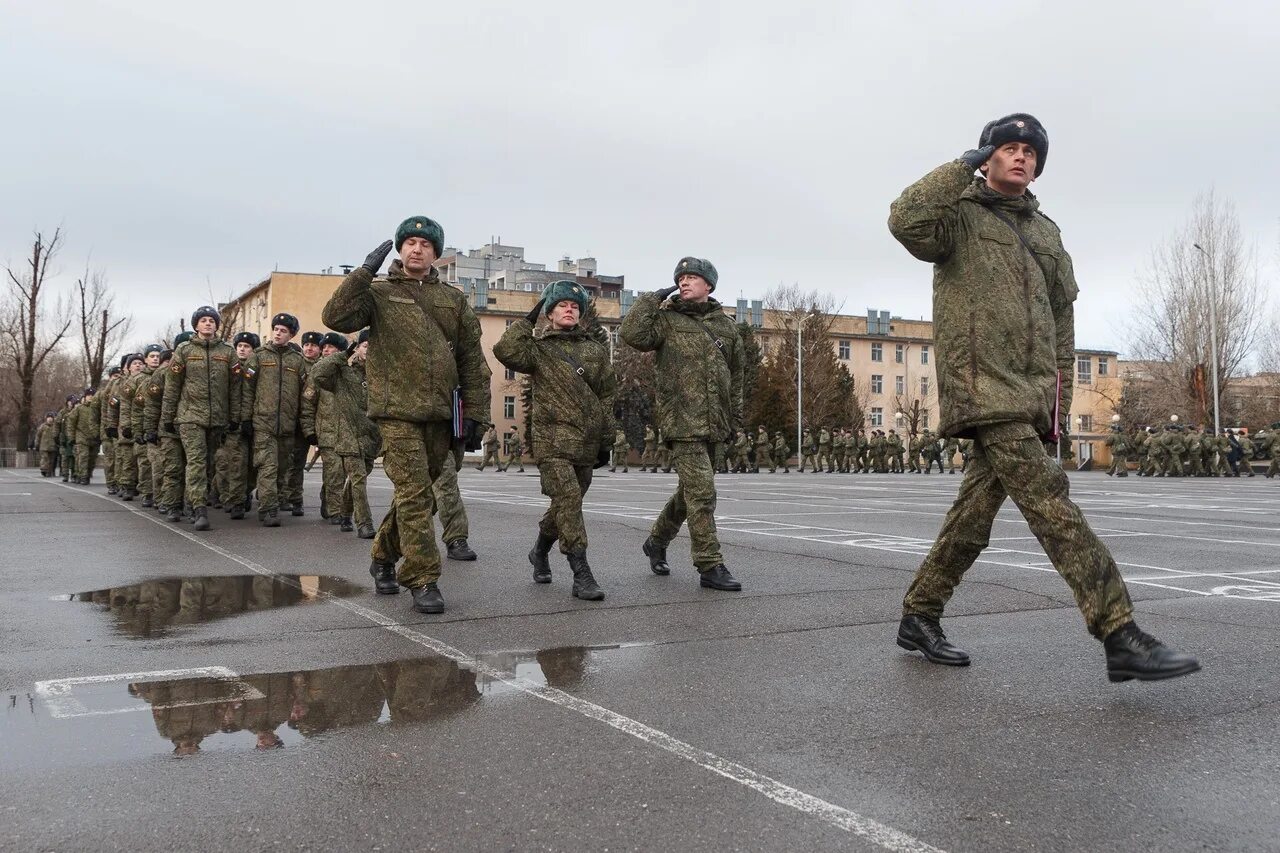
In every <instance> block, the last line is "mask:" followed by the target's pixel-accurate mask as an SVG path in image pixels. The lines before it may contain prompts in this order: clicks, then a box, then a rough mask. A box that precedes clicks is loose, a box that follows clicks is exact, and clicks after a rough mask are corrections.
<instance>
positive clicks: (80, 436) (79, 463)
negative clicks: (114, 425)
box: [71, 388, 102, 486]
mask: <svg viewBox="0 0 1280 853" xmlns="http://www.w3.org/2000/svg"><path fill="white" fill-rule="evenodd" d="M101 416H102V415H101V407H100V401H99V399H98V397H97V396H96V392H95V390H94V389H93V388H86V389H84V393H83V394H81V395H80V403H79V405H77V406H76V408H75V411H73V412H72V413H71V434H72V436H73V437H74V439H75V444H76V474H78V475H79V477H80V485H82V486H87V485H89V481H90V480H92V479H93V469H94V466H96V465H97V464H98V447H99V446H100V445H101V441H102V437H101V432H100V430H101V428H102V423H101V421H100V420H99V419H100V418H101Z"/></svg>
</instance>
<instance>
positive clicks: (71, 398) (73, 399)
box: [53, 394, 80, 483]
mask: <svg viewBox="0 0 1280 853" xmlns="http://www.w3.org/2000/svg"><path fill="white" fill-rule="evenodd" d="M78 402H80V398H79V397H77V396H76V395H75V394H68V395H67V399H66V402H65V403H64V405H63V407H62V409H61V410H59V412H58V414H57V416H56V417H55V418H54V419H53V420H54V423H55V424H57V426H58V451H59V453H60V454H61V461H60V463H59V464H60V467H61V469H62V482H64V483H66V482H68V481H69V480H70V479H71V477H72V476H73V475H74V469H75V467H76V442H75V438H74V436H72V435H71V432H70V430H69V429H68V425H67V418H68V417H70V415H71V410H72V409H74V408H75V407H76V403H78Z"/></svg>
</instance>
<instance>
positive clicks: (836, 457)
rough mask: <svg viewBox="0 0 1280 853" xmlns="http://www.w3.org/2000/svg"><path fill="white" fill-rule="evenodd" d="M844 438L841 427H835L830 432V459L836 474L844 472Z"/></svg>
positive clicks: (845, 456)
mask: <svg viewBox="0 0 1280 853" xmlns="http://www.w3.org/2000/svg"><path fill="white" fill-rule="evenodd" d="M844 437H845V430H844V428H843V427H836V428H835V429H834V430H832V432H831V457H832V460H833V462H834V463H835V469H836V473H837V474H843V473H844V472H845V467H844V466H845V460H846V459H847V458H848V455H847V453H848V452H847V449H846V447H845V440H844Z"/></svg>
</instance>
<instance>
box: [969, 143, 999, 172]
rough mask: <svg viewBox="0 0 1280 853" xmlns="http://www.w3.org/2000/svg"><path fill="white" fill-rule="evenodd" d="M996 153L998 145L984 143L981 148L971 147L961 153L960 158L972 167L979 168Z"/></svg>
mask: <svg viewBox="0 0 1280 853" xmlns="http://www.w3.org/2000/svg"><path fill="white" fill-rule="evenodd" d="M994 153H996V147H995V146H994V145H984V146H982V147H981V148H970V149H969V150H968V151H966V152H964V153H963V154H961V155H960V159H961V160H963V161H964V162H965V163H966V164H968V166H969V167H970V168H971V169H977V168H978V167H979V166H981V165H982V164H983V163H985V162H987V161H988V160H990V159H991V155H992V154H994Z"/></svg>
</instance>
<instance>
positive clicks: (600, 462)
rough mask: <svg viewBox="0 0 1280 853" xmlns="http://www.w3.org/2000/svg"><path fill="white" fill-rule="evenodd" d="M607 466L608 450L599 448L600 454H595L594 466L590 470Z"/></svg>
mask: <svg viewBox="0 0 1280 853" xmlns="http://www.w3.org/2000/svg"><path fill="white" fill-rule="evenodd" d="M608 464H609V448H607V447H601V448H600V452H599V453H597V454H596V464H595V465H592V466H591V467H592V468H603V467H604V466H606V465H608Z"/></svg>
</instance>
